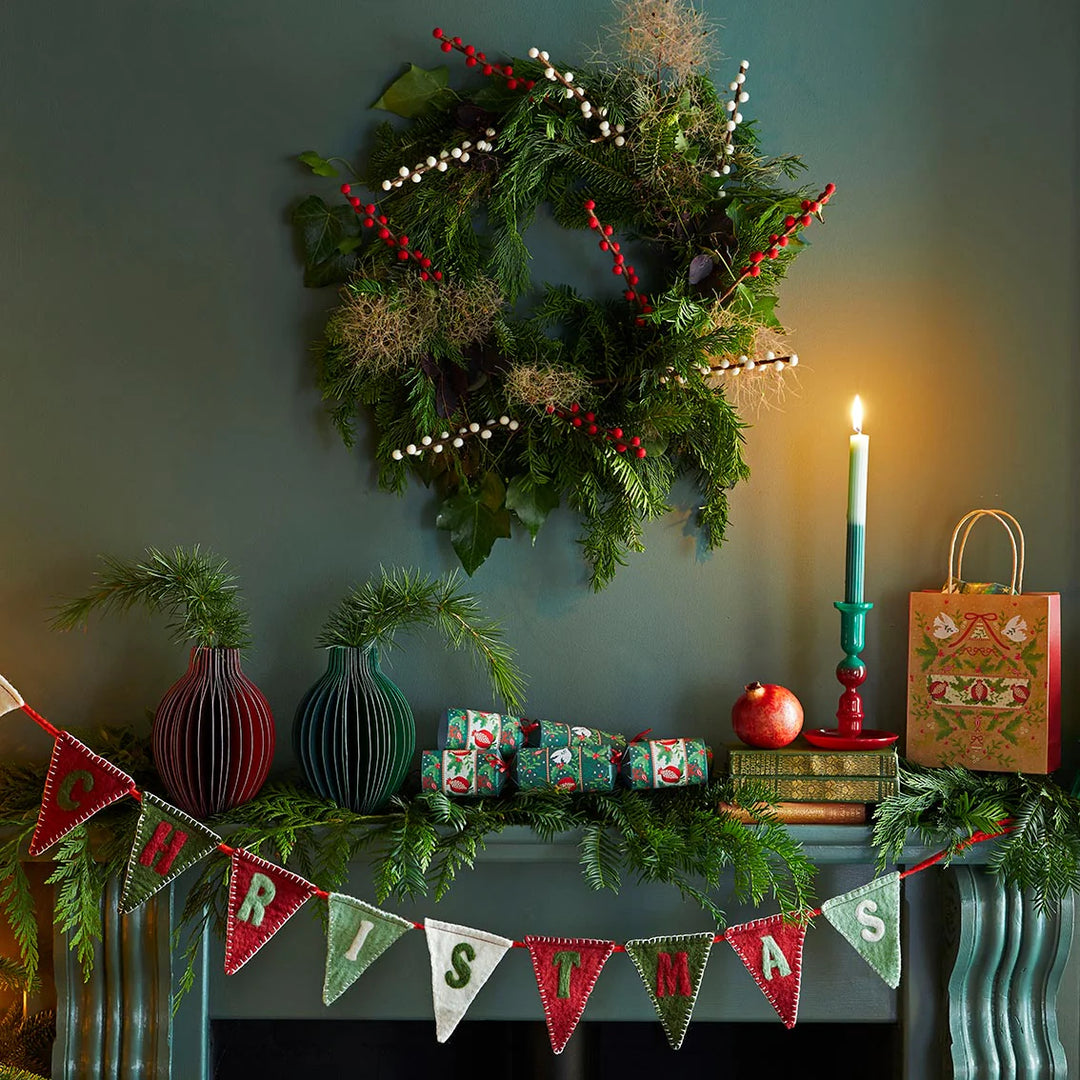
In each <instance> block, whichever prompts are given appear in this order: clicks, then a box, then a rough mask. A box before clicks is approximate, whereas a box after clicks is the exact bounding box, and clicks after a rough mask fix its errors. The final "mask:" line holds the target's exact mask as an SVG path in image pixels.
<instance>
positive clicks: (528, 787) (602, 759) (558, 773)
mask: <svg viewBox="0 0 1080 1080" xmlns="http://www.w3.org/2000/svg"><path fill="white" fill-rule="evenodd" d="M612 757H613V751H612V749H611V747H609V746H601V747H598V748H597V749H595V750H593V749H590V748H589V747H587V746H560V747H550V746H538V747H523V748H522V749H521V750H519V751H518V755H517V760H516V762H515V777H516V779H517V785H518V787H519V788H520V789H521V790H522V791H537V790H541V789H546V788H554V789H556V790H559V791H611V790H613V789H614V787H615V762H614V761H613V760H612Z"/></svg>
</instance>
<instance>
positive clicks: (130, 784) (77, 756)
mask: <svg viewBox="0 0 1080 1080" xmlns="http://www.w3.org/2000/svg"><path fill="white" fill-rule="evenodd" d="M134 790H135V781H134V780H132V779H131V777H130V776H128V774H127V773H126V772H121V771H120V770H119V769H118V768H117V767H116V766H115V765H114V764H113V763H112V762H111V761H106V760H105V759H104V758H103V757H98V755H97V754H95V753H94V751H93V750H91V749H90V748H89V747H88V746H84V745H83V744H82V743H81V742H79V740H78V739H76V738H75V737H74V736H73V735H69V734H68V733H67V732H66V731H61V732H60V734H59V735H57V736H56V741H55V742H54V743H53V751H52V757H51V758H50V759H49V772H48V774H47V775H46V777H45V793H44V794H43V795H42V797H41V812H40V813H39V814H38V820H37V827H36V828H35V829H34V836H33V839H32V840H31V841H30V849H29V850H30V854H31V855H40V854H41V853H42V852H43V851H47V850H48V849H49V848H51V847H52V846H53V844H55V843H56V842H57V841H58V840H60V839H62V838H63V837H65V836H66V835H67V834H68V833H69V832H71V830H72V829H74V828H75V826H76V825H81V824H82V823H83V822H84V821H86V820H87V818H91V817H93V816H94V814H96V813H97V812H98V811H99V810H104V809H105V807H106V806H111V805H112V804H113V803H114V802H116V801H117V800H118V799H122V798H123V797H124V796H125V795H130V794H131V792H132V791H134Z"/></svg>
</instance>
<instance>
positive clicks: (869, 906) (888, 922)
mask: <svg viewBox="0 0 1080 1080" xmlns="http://www.w3.org/2000/svg"><path fill="white" fill-rule="evenodd" d="M821 914H822V915H824V916H825V918H826V919H828V920H829V922H830V923H832V925H833V926H835V927H836V929H837V930H839V931H840V933H841V934H843V935H844V937H845V938H847V940H848V942H849V943H850V944H851V946H852V947H853V948H854V949H855V951H856V952H858V954H859V955H860V956H861V957H862V958H863V959H864V960H865V961H866V962H867V963H868V964H869V965H870V966H871V967H872V968H873V969H874V970H875V971H876V972H877V973H878V974H879V975H880V976H881V977H882V978H883V979H884V980H885V982H886V983H887V984H888V985H889V986H891V987H892V988H893V989H894V990H895V989H896V988H897V987H898V986H899V985H900V874H899V873H897V872H896V871H894V872H893V873H891V874H886V875H885V876H884V877H880V878H875V879H874V880H873V881H871V882H870V883H869V884H867V885H863V886H861V887H860V888H858V889H852V890H851V892H848V893H844V894H843V896H834V897H833V898H832V899H831V900H826V901H825V903H824V904H822V905H821Z"/></svg>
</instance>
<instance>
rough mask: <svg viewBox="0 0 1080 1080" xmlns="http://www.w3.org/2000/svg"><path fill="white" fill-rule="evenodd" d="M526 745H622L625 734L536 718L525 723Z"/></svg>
mask: <svg viewBox="0 0 1080 1080" xmlns="http://www.w3.org/2000/svg"><path fill="white" fill-rule="evenodd" d="M525 745H526V746H532V747H537V746H548V747H553V748H558V747H560V746H613V747H618V748H621V747H624V746H625V745H626V736H625V735H613V734H610V733H609V732H607V731H598V730H597V729H596V728H590V727H582V726H581V725H580V724H562V723H559V722H557V721H555V720H537V721H535V722H534V723H532V724H526V725H525Z"/></svg>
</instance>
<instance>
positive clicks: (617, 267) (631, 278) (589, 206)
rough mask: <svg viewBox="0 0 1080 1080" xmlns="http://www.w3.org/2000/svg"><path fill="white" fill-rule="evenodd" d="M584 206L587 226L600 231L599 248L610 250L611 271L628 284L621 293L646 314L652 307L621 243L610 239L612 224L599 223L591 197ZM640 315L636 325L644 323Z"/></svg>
mask: <svg viewBox="0 0 1080 1080" xmlns="http://www.w3.org/2000/svg"><path fill="white" fill-rule="evenodd" d="M584 206H585V210H586V212H587V213H588V215H589V228H590V229H596V230H597V232H599V233H600V244H599V247H600V250H601V251H609V252H611V261H612V267H611V272H612V273H613V274H619V275H621V276H622V277H624V278H625V279H626V283H627V285H629V286H630V287H629V288H628V289H627V290H626V292H625V293H623V296H625V297H626V299H627V300H629V301H630V303H632V304H637V307H638V310H639V311H640V312H641V315H648V314H649V312H650V311H652V310H653V308H652V305H651V304H650V303H649V298H648V297H647V296H646V295H645V294H644V293H643V292H638V288H637V284H638V281H639V280H640V279H639V278H638V275H637V271H636V270H635V269H634V268H633V267H632V266H630V265H629V264H628V263H627V261H626V257H625V256H624V255H623V253H622V251H621V250H620V246H621V245H620V244H619V242H618V240H612V239H611V237H612V236H613V235H614V233H615V228H614V226H612V225H604V224H602V223H601V221H600V219H599V218H598V217H597V216H596V203H595V202H594V201H593V200H592V199H586V200H585V203H584ZM641 315H638V316H637V318H635V319H634V322H635V323H636V325H638V326H644V325H645V320H644V319H643V318H642V317H641Z"/></svg>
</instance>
